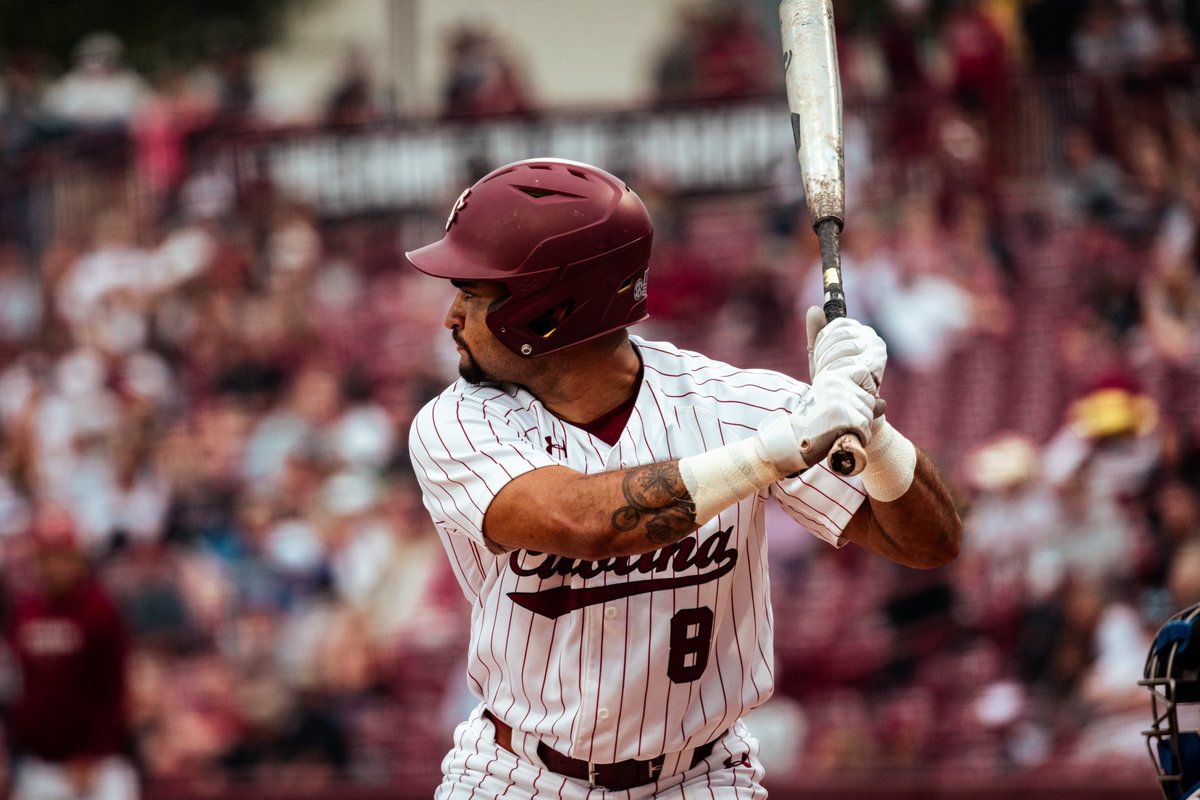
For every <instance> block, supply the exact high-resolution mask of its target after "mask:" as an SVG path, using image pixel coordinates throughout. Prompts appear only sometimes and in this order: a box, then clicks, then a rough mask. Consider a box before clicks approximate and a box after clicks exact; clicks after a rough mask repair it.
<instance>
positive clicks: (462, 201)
mask: <svg viewBox="0 0 1200 800" xmlns="http://www.w3.org/2000/svg"><path fill="white" fill-rule="evenodd" d="M469 194H471V187H470V186H468V187H467V188H466V189H463V193H462V194H460V195H459V196H458V200H456V201H454V208H452V209H450V218H449V219H447V220H446V230H450V226H451V225H453V224H454V221H455V220H457V219H458V212H460V211H462V210H463V209H464V208H466V207H467V195H469Z"/></svg>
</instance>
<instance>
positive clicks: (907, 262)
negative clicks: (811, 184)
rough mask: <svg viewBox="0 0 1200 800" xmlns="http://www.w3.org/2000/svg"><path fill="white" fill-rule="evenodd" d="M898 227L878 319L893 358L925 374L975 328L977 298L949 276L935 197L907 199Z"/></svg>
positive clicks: (947, 254)
mask: <svg viewBox="0 0 1200 800" xmlns="http://www.w3.org/2000/svg"><path fill="white" fill-rule="evenodd" d="M900 213H901V220H900V222H899V223H898V224H897V226H896V230H897V238H896V241H895V245H894V253H895V261H894V264H895V267H896V269H895V272H893V273H891V274H885V275H881V276H879V278H880V281H881V284H882V285H881V286H880V287H879V291H878V292H877V297H878V298H879V303H878V305H877V307H876V319H877V321H878V323H879V328H880V332H881V334H882V335H883V336H884V338H885V339H887V342H888V352H889V355H890V356H891V358H892V359H894V360H895V361H896V362H897V363H899V364H900V365H902V366H903V367H906V368H909V369H912V370H916V371H921V370H929V369H933V368H935V367H937V366H939V365H941V364H942V363H943V362H944V361H945V359H946V358H948V357H949V356H950V355H951V354H952V353H953V352H954V351H955V350H956V349H957V348H958V347H959V345H960V344H961V343H962V341H963V337H964V336H965V334H967V333H968V332H969V331H970V330H971V327H972V324H973V321H972V312H973V309H972V299H973V298H972V295H971V294H970V293H969V292H968V291H967V289H966V288H965V287H963V286H961V285H959V284H958V283H957V282H956V281H954V280H953V279H952V278H951V277H950V269H951V264H950V261H949V258H950V254H949V253H948V252H947V250H946V249H945V247H944V240H945V234H944V231H943V229H942V226H941V225H940V224H939V223H938V221H937V214H936V211H935V209H934V207H933V198H931V197H929V196H913V197H908V198H905V200H904V207H903V208H902V209H901V212H900Z"/></svg>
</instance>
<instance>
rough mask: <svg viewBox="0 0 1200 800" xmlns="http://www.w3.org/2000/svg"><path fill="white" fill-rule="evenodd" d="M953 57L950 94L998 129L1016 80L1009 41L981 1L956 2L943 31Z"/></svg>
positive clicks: (965, 109) (967, 109)
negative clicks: (1005, 38) (1010, 56)
mask: <svg viewBox="0 0 1200 800" xmlns="http://www.w3.org/2000/svg"><path fill="white" fill-rule="evenodd" d="M943 37H944V38H945V40H946V45H947V51H948V52H947V56H948V58H949V61H950V95H951V97H953V98H954V101H955V103H957V104H958V107H959V108H960V109H962V110H963V111H965V112H967V113H969V114H978V115H980V116H982V117H983V118H984V119H985V120H986V121H987V123H988V125H989V127H990V128H991V129H992V130H993V131H996V130H997V129H999V128H1001V127H1002V126H1003V125H1004V124H1005V123H1006V116H1007V114H1008V109H1009V105H1010V93H1011V91H1012V83H1013V66H1012V63H1011V61H1010V59H1009V55H1008V43H1007V42H1006V41H1005V40H1004V35H1003V34H1002V33H1001V31H1000V28H999V26H998V25H997V24H996V22H995V21H994V20H993V19H992V18H991V17H990V16H989V15H988V11H987V8H986V6H985V4H984V3H982V2H968V3H959V4H956V6H955V7H954V9H953V10H952V11H951V12H950V17H949V19H948V20H947V21H946V30H945V32H944V34H943Z"/></svg>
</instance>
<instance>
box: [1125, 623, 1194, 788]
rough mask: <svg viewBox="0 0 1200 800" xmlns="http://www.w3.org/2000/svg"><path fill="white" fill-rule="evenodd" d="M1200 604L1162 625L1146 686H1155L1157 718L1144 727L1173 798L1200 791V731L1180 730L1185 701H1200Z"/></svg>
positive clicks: (1153, 701) (1150, 657) (1152, 698)
mask: <svg viewBox="0 0 1200 800" xmlns="http://www.w3.org/2000/svg"><path fill="white" fill-rule="evenodd" d="M1198 617H1200V603H1198V604H1196V605H1194V606H1191V607H1190V608H1186V609H1184V610H1183V611H1180V612H1179V613H1178V614H1176V615H1175V616H1173V617H1171V619H1169V620H1167V622H1166V623H1164V624H1163V626H1162V627H1161V628H1160V629H1159V631H1158V634H1157V635H1156V636H1155V637H1154V644H1153V645H1151V647H1150V654H1149V655H1148V656H1147V658H1146V668H1145V671H1144V678H1143V679H1142V680H1140V681H1138V684H1139V685H1140V686H1145V687H1147V688H1148V689H1149V690H1150V707H1151V710H1152V713H1153V715H1154V716H1153V722H1152V726H1151V727H1150V729H1149V730H1145V731H1142V734H1143V735H1144V736H1145V737H1146V747H1147V748H1148V749H1149V751H1150V758H1151V760H1152V761H1153V762H1154V769H1155V770H1156V771H1157V772H1158V783H1159V788H1160V789H1162V793H1163V797H1165V798H1166V799H1167V800H1185V799H1190V798H1193V797H1196V796H1198V795H1200V732H1197V731H1196V730H1180V725H1179V710H1180V706H1181V705H1187V704H1197V703H1200V625H1198V624H1197V618H1198Z"/></svg>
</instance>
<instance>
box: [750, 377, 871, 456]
mask: <svg viewBox="0 0 1200 800" xmlns="http://www.w3.org/2000/svg"><path fill="white" fill-rule="evenodd" d="M870 381H871V376H870V374H869V373H868V372H867V370H866V369H865V368H864V367H861V366H849V367H846V368H845V369H838V370H830V371H827V372H818V373H817V376H816V377H815V378H813V381H812V389H811V390H810V391H809V393H808V394H807V395H805V396H804V398H803V399H802V400H801V403H800V407H799V408H797V409H796V410H795V411H793V412H791V413H776V414H773V415H771V416H770V417H768V418H767V420H766V421H765V422H763V423H762V424H761V425H760V426H759V427H758V436H757V441H756V442H755V447H756V450H757V453H758V455H759V457H760V458H761V459H762V460H764V461H765V462H767V463H768V464H770V465H771V466H772V467H774V469H775V470H776V472H778V473H779V475H780V476H783V475H791V474H793V473H796V472H800V471H801V470H805V469H808V468H809V467H811V466H813V465H814V464H817V463H818V462H820V461H821V460H822V459H824V458H825V456H826V455H828V454H829V451H830V449H831V448H832V447H833V445H834V442H836V441H837V439H838V437H840V436H841V435H842V434H843V433H854V434H857V435H858V437H859V439H861V440H862V442H863V444H864V445H866V444H867V443H868V442H869V441H870V440H871V420H872V419H873V418H874V416H875V396H874V395H873V394H871V393H870V392H869V391H867V390H866V389H864V388H863V384H864V383H869V382H870Z"/></svg>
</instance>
